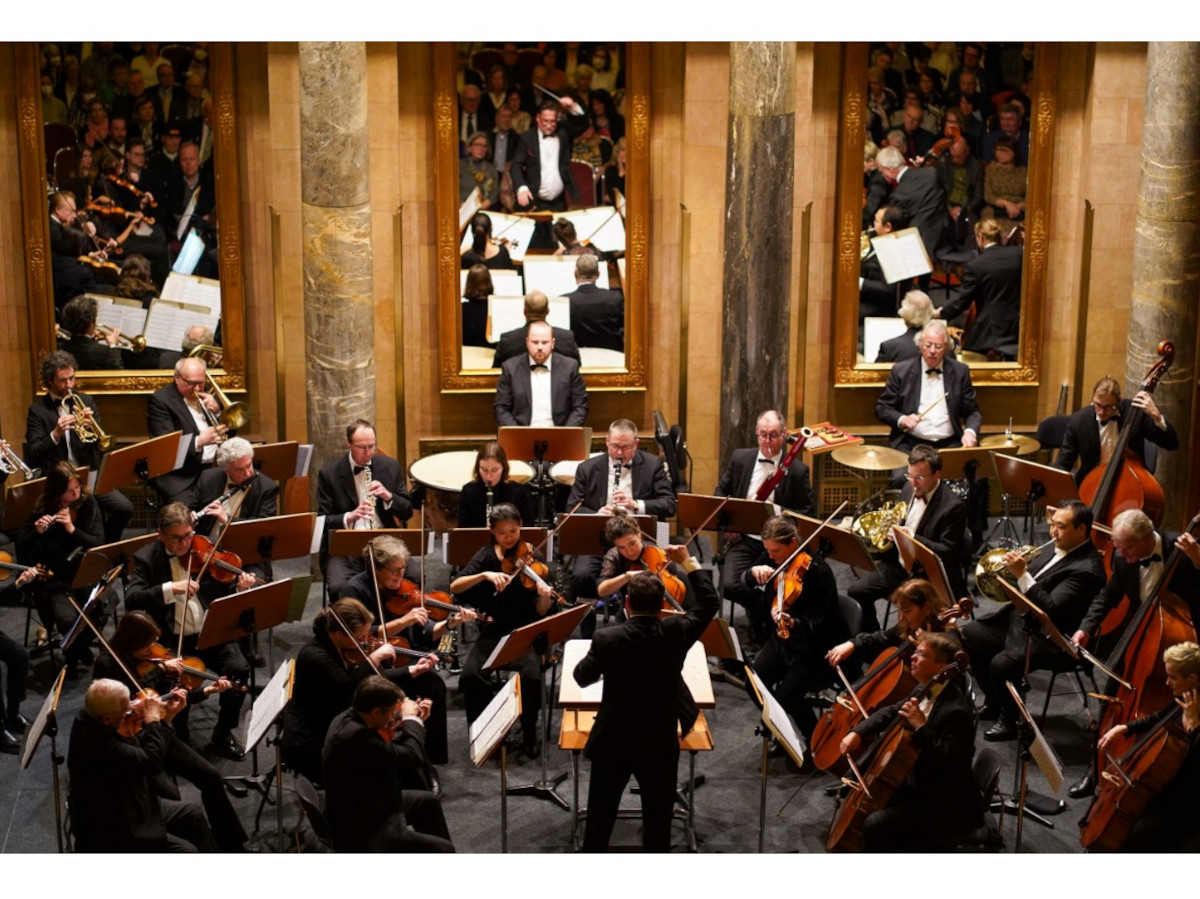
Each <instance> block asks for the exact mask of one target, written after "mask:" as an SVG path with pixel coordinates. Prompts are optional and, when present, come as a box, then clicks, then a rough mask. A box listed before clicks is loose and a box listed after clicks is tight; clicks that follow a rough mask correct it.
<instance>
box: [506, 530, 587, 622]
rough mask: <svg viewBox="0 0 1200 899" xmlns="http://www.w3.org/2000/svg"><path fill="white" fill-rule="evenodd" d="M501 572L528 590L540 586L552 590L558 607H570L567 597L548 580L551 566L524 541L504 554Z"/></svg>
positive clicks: (552, 595)
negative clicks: (518, 581)
mask: <svg viewBox="0 0 1200 899" xmlns="http://www.w3.org/2000/svg"><path fill="white" fill-rule="evenodd" d="M500 570H501V571H503V572H504V573H505V574H507V575H510V576H511V577H512V579H513V581H516V580H520V582H521V586H522V587H524V588H525V589H526V590H536V589H537V588H538V587H539V586H544V587H546V588H548V589H549V590H550V596H551V597H552V598H553V599H554V601H555V602H556V603H557V604H558V605H560V606H565V605H570V603H568V602H567V599H566V597H564V596H563V595H562V594H561V593H559V592H558V591H557V590H555V589H554V587H553V586H552V585H551V584H550V582H549V581H547V580H546V578H547V577H549V575H550V566H548V565H547V564H546V563H545V562H543V561H542V560H541V559H539V558H538V557H537V556H535V555H534V548H533V547H532V546H531V545H530V544H528V543H526V542H525V541H524V540H521V541H518V542H517V543H516V544H515V545H514V546H513V548H512V549H510V550H508V552H506V553H504V557H503V558H502V559H501V560H500ZM509 583H512V581H510V582H509Z"/></svg>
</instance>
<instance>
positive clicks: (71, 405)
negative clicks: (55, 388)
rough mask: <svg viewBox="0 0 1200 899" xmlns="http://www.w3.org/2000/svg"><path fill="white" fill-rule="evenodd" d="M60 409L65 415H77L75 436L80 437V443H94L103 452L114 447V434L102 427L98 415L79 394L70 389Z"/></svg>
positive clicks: (60, 404)
mask: <svg viewBox="0 0 1200 899" xmlns="http://www.w3.org/2000/svg"><path fill="white" fill-rule="evenodd" d="M58 411H59V412H60V413H61V414H63V415H74V416H75V436H76V437H78V438H79V442H80V443H94V444H96V446H97V447H99V449H100V451H101V452H103V453H107V452H108V451H109V450H110V449H112V447H113V443H114V441H113V438H112V436H111V435H109V434H105V433H104V428H102V427H100V422H98V421H96V416H95V415H93V414H92V410H91V409H89V408H88V406H87V404H86V403H85V402H84V401H83V400H82V399H80V397H79V394H77V393H74V392H72V391H70V390H68V391H67V395H66V396H64V397H63V399H62V402H61V403H59V406H58Z"/></svg>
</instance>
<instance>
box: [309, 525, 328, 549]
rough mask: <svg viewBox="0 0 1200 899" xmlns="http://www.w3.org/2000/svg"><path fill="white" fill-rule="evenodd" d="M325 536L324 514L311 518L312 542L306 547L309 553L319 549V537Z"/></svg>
mask: <svg viewBox="0 0 1200 899" xmlns="http://www.w3.org/2000/svg"><path fill="white" fill-rule="evenodd" d="M324 536H325V516H324V515H318V516H317V517H316V518H315V519H313V534H312V543H311V544H310V545H309V547H308V552H309V555H312V554H313V553H318V552H320V551H321V538H322V537H324Z"/></svg>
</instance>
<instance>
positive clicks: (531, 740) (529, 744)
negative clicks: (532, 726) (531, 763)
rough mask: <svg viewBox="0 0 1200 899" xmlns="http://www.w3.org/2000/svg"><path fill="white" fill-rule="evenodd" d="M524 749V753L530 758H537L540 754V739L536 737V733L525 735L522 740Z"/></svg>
mask: <svg viewBox="0 0 1200 899" xmlns="http://www.w3.org/2000/svg"><path fill="white" fill-rule="evenodd" d="M522 743H523V745H524V749H525V754H526V755H527V756H529V758H530V759H536V758H539V757H540V756H541V754H542V741H541V740H539V739H538V738H537V734H536V733H535V734H532V735H527V736H526V737H525V739H524V740H523V741H522Z"/></svg>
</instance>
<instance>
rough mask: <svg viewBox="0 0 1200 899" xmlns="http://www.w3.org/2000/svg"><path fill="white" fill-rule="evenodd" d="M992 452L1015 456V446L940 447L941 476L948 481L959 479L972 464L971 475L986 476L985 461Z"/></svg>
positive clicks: (965, 474) (989, 458) (988, 459)
mask: <svg viewBox="0 0 1200 899" xmlns="http://www.w3.org/2000/svg"><path fill="white" fill-rule="evenodd" d="M993 454H998V455H1004V456H1015V455H1016V454H1017V447H1016V445H1013V446H1002V447H986V448H985V447H982V446H950V447H946V449H940V450H938V455H940V456H941V457H942V477H943V478H946V479H947V480H950V481H957V480H960V479H962V478H965V477H967V468H968V467H969V466H971V465H974V466H975V473H974V475H973V477H976V478H986V477H987V476H988V467H989V466H987V465H986V463H988V462H989V461H990V460H991V457H992V455H993Z"/></svg>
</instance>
